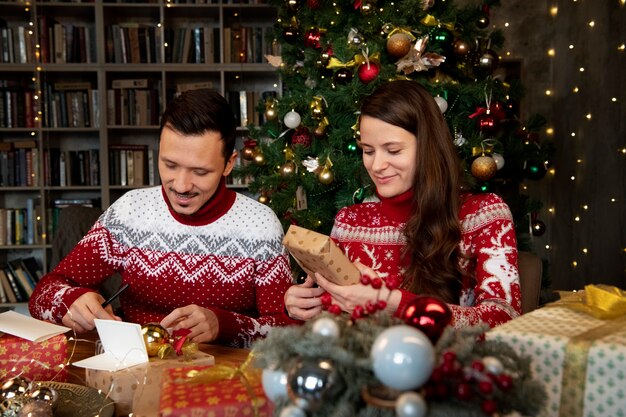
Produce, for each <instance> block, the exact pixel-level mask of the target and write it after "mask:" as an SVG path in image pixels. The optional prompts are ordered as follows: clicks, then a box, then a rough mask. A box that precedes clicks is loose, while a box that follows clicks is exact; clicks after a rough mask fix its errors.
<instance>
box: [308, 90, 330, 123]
mask: <svg viewBox="0 0 626 417" xmlns="http://www.w3.org/2000/svg"><path fill="white" fill-rule="evenodd" d="M325 107H326V105H325V101H324V98H323V97H322V96H314V97H313V100H312V101H311V103H310V104H309V110H310V111H311V117H312V118H314V119H317V120H319V119H321V118H322V117H324V110H325Z"/></svg>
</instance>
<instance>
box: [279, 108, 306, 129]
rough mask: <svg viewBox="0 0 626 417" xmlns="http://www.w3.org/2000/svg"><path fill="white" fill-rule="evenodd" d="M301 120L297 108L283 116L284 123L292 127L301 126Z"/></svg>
mask: <svg viewBox="0 0 626 417" xmlns="http://www.w3.org/2000/svg"><path fill="white" fill-rule="evenodd" d="M301 121H302V118H301V117H300V115H299V114H298V112H296V111H295V110H291V111H289V112H287V114H285V117H284V118H283V123H284V124H285V126H287V127H288V128H290V129H295V128H296V127H298V126H300V122H301Z"/></svg>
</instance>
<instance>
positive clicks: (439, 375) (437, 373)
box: [430, 367, 443, 382]
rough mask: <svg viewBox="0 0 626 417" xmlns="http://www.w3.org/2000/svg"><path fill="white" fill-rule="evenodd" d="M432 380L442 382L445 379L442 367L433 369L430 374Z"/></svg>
mask: <svg viewBox="0 0 626 417" xmlns="http://www.w3.org/2000/svg"><path fill="white" fill-rule="evenodd" d="M430 380H431V381H433V382H441V381H442V380H443V372H442V371H441V368H439V367H437V368H435V369H433V372H432V373H431V374H430Z"/></svg>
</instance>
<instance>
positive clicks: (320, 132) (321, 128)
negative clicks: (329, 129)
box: [313, 123, 326, 138]
mask: <svg viewBox="0 0 626 417" xmlns="http://www.w3.org/2000/svg"><path fill="white" fill-rule="evenodd" d="M313 134H314V135H315V137H318V138H322V137H324V135H325V134H326V124H325V123H320V124H319V125H317V127H316V128H315V130H313Z"/></svg>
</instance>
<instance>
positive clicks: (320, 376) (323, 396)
mask: <svg viewBox="0 0 626 417" xmlns="http://www.w3.org/2000/svg"><path fill="white" fill-rule="evenodd" d="M287 381H288V392H289V396H290V397H291V399H292V400H293V401H294V403H295V404H296V405H297V406H298V407H300V408H303V409H306V410H309V411H314V410H316V409H318V408H319V407H320V405H321V404H322V402H323V401H324V400H327V399H329V398H333V397H334V396H335V395H336V394H338V393H339V392H341V391H342V390H343V389H344V381H343V379H342V378H341V375H340V374H339V372H337V367H336V366H335V363H334V362H333V361H332V360H330V359H323V358H305V359H301V360H299V361H297V362H296V363H295V364H294V366H293V367H292V368H291V369H290V370H289V373H288V376H287Z"/></svg>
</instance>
